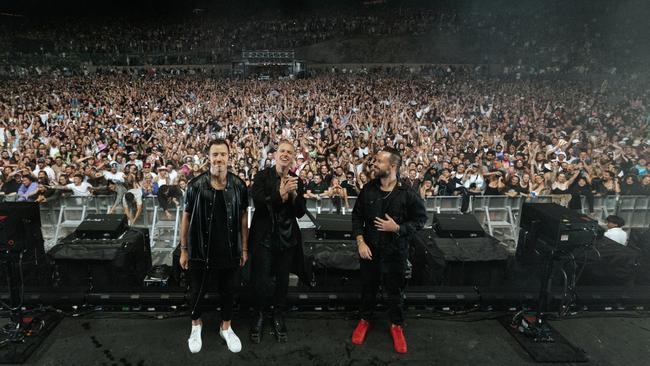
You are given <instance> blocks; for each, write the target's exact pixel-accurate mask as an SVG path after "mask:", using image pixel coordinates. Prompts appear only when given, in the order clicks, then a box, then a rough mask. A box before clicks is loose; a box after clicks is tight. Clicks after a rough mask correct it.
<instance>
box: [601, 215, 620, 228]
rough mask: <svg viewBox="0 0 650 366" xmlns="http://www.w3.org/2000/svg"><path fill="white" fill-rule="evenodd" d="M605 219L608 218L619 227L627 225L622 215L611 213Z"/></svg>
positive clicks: (608, 220)
mask: <svg viewBox="0 0 650 366" xmlns="http://www.w3.org/2000/svg"><path fill="white" fill-rule="evenodd" d="M605 220H607V222H611V223H612V224H614V225H616V226H617V227H623V226H624V225H625V220H623V218H622V217H620V216H616V215H609V216H607V218H606V219H605Z"/></svg>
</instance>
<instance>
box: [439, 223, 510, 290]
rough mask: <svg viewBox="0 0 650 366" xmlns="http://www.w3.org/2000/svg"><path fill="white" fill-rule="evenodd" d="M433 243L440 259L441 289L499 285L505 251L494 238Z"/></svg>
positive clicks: (502, 276) (503, 275) (506, 257)
mask: <svg viewBox="0 0 650 366" xmlns="http://www.w3.org/2000/svg"><path fill="white" fill-rule="evenodd" d="M433 241H434V243H435V245H436V246H437V248H438V249H439V250H440V252H442V254H443V255H444V259H445V263H446V267H445V276H444V285H447V286H490V287H495V286H499V285H501V284H502V282H503V280H504V278H505V272H506V267H507V261H508V251H507V250H506V249H505V247H504V246H503V245H501V244H500V243H499V241H498V240H497V239H495V238H494V237H492V236H489V235H488V236H485V237H479V238H439V237H433Z"/></svg>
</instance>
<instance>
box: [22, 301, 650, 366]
mask: <svg viewBox="0 0 650 366" xmlns="http://www.w3.org/2000/svg"><path fill="white" fill-rule="evenodd" d="M423 313H424V312H421V313H418V312H416V311H413V310H411V311H409V313H408V324H407V329H406V336H407V339H408V341H409V353H408V354H406V355H398V354H396V353H394V351H393V350H392V344H391V339H390V336H389V334H388V331H387V326H386V323H385V321H377V322H376V323H375V324H374V328H373V329H371V333H370V334H369V336H368V340H367V342H366V344H365V345H363V346H353V345H352V344H351V342H350V340H349V339H350V334H351V331H352V329H353V327H354V325H355V321H354V320H353V319H352V318H350V314H340V313H331V312H299V313H292V314H291V315H290V317H289V318H288V319H287V322H288V328H289V331H290V332H289V339H290V341H289V343H286V344H279V343H276V342H275V340H274V339H273V338H272V337H271V336H270V335H265V337H264V339H263V340H262V343H261V344H259V345H251V344H250V342H249V341H248V339H247V335H248V332H247V324H248V321H247V319H235V320H234V321H233V328H234V329H235V331H236V332H237V333H238V334H239V335H240V337H241V338H242V341H243V350H242V352H241V353H239V354H236V355H234V354H231V353H230V352H228V351H227V349H226V347H225V345H223V344H222V343H221V339H220V338H219V336H218V333H217V330H216V329H217V320H216V319H215V318H214V317H206V324H205V326H204V330H203V350H202V351H201V353H199V354H196V355H192V354H190V352H189V351H188V349H187V337H188V335H189V330H190V327H189V319H187V318H185V317H177V318H168V319H162V320H157V319H145V318H144V317H145V316H147V317H149V316H151V314H135V313H110V314H106V313H103V314H95V315H94V316H86V317H84V318H70V317H68V318H66V319H64V320H63V321H62V322H61V324H59V326H58V327H57V328H56V329H55V330H54V332H53V333H52V334H51V335H50V337H49V338H48V339H47V340H46V341H45V343H44V344H43V345H42V347H41V348H40V349H39V350H38V351H37V352H36V353H35V354H33V355H32V357H31V358H30V360H29V362H28V364H29V365H66V366H70V365H119V366H126V365H133V366H136V365H138V366H140V365H208V364H210V365H404V364H409V365H530V364H534V362H532V360H531V359H530V358H529V356H528V354H527V353H525V352H524V351H523V349H522V348H521V347H520V346H519V344H517V343H516V342H515V340H514V339H513V338H511V336H510V335H509V334H508V333H507V332H506V331H505V329H504V328H503V327H502V326H501V325H500V324H499V323H498V322H497V321H496V320H494V317H495V316H497V315H499V314H496V313H472V314H468V315H462V316H456V317H449V316H446V315H437V314H432V313H431V312H430V311H429V312H428V313H427V314H429V315H430V317H429V318H426V319H425V318H419V317H418V315H419V314H423ZM164 315H169V314H164ZM552 324H553V325H554V326H555V328H556V329H557V330H558V331H560V332H561V333H562V334H563V335H564V336H565V337H566V338H567V339H568V340H569V341H571V342H573V343H574V345H576V346H578V347H580V348H582V349H583V350H585V352H586V353H587V355H588V357H589V359H590V362H589V363H588V365H626V366H630V365H648V364H650V361H649V360H650V314H641V315H640V314H631V313H585V314H582V315H578V316H577V317H575V318H572V319H564V320H557V321H554V322H552Z"/></svg>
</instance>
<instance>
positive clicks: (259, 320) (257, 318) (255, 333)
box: [250, 312, 264, 344]
mask: <svg viewBox="0 0 650 366" xmlns="http://www.w3.org/2000/svg"><path fill="white" fill-rule="evenodd" d="M263 330H264V313H262V312H257V313H256V314H255V315H254V316H253V319H252V320H251V332H250V338H251V342H253V343H255V344H259V343H260V342H261V341H262V331H263Z"/></svg>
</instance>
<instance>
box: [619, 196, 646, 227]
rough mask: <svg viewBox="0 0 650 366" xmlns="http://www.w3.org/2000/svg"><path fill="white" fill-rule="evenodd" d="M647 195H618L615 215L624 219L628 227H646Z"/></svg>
mask: <svg viewBox="0 0 650 366" xmlns="http://www.w3.org/2000/svg"><path fill="white" fill-rule="evenodd" d="M649 209H650V197H649V196H620V197H619V198H618V210H617V215H618V216H620V217H621V218H623V220H625V226H626V227H629V228H646V227H648V224H649V222H648V220H649V217H648V210H649Z"/></svg>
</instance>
